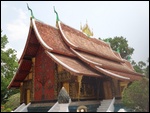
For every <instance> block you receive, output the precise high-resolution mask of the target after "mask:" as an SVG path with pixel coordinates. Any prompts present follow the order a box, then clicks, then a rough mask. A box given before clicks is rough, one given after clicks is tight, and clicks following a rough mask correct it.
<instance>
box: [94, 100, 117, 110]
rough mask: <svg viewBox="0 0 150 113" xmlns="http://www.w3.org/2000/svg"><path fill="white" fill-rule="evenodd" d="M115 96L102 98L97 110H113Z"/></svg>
mask: <svg viewBox="0 0 150 113" xmlns="http://www.w3.org/2000/svg"><path fill="white" fill-rule="evenodd" d="M114 102H115V98H113V99H108V100H102V101H101V105H100V106H99V107H98V108H97V112H114Z"/></svg>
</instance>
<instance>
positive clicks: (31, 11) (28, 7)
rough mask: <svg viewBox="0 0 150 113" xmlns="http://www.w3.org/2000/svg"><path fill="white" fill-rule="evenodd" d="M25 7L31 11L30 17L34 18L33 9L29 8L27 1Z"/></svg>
mask: <svg viewBox="0 0 150 113" xmlns="http://www.w3.org/2000/svg"><path fill="white" fill-rule="evenodd" d="M27 8H28V10H30V11H31V17H32V18H35V17H34V15H33V11H32V9H31V8H29V5H28V3H27Z"/></svg>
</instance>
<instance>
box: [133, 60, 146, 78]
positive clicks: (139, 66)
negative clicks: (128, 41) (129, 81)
mask: <svg viewBox="0 0 150 113" xmlns="http://www.w3.org/2000/svg"><path fill="white" fill-rule="evenodd" d="M147 62H149V58H148V60H147ZM131 64H132V66H133V68H134V70H135V71H136V72H138V73H141V74H144V75H145V76H146V77H147V78H149V65H146V63H145V62H143V61H139V62H138V63H136V62H135V61H134V60H132V61H131Z"/></svg>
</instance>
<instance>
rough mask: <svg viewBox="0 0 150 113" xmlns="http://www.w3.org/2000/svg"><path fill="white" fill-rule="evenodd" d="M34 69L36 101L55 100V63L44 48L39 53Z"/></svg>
mask: <svg viewBox="0 0 150 113" xmlns="http://www.w3.org/2000/svg"><path fill="white" fill-rule="evenodd" d="M34 69H35V76H34V101H46V100H54V69H55V63H54V62H53V61H52V60H51V59H50V58H49V57H48V56H47V55H46V53H45V52H44V49H43V48H42V47H40V48H39V50H38V52H37V55H36V58H35V68H34Z"/></svg>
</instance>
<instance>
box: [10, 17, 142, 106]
mask: <svg viewBox="0 0 150 113" xmlns="http://www.w3.org/2000/svg"><path fill="white" fill-rule="evenodd" d="M18 63H19V68H18V70H17V72H16V74H15V75H14V77H13V78H12V80H11V82H10V84H9V86H8V88H9V89H10V88H19V89H20V104H21V103H25V104H28V103H29V102H31V104H32V103H46V102H52V103H54V102H56V101H57V98H58V94H59V92H60V90H61V88H62V87H64V88H65V89H66V91H67V92H68V94H69V96H70V98H71V101H72V102H77V101H90V100H92V101H93V100H98V101H99V100H103V99H112V98H113V97H115V98H121V93H122V91H123V89H124V87H126V86H127V85H128V84H129V83H131V82H133V81H135V80H140V79H141V78H142V75H141V74H139V73H136V72H135V71H134V69H133V67H132V65H131V64H130V62H128V61H127V60H125V59H122V58H121V56H120V54H119V53H117V52H115V51H113V50H112V49H111V47H110V45H109V44H108V43H106V42H104V41H102V40H98V39H96V38H89V36H87V35H85V34H84V33H83V32H81V31H79V30H77V29H75V28H73V27H71V26H69V25H67V24H64V23H63V22H61V21H60V20H57V27H54V26H51V25H48V24H46V23H44V22H41V21H39V20H37V19H35V18H31V19H30V26H29V33H28V37H27V41H26V45H25V48H24V50H23V53H22V56H21V58H20V60H19V62H18ZM89 104H90V103H89Z"/></svg>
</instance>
